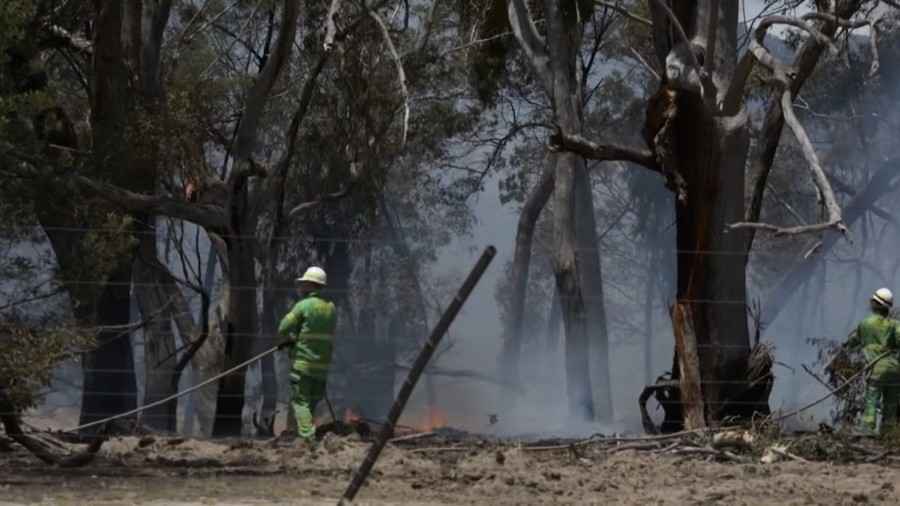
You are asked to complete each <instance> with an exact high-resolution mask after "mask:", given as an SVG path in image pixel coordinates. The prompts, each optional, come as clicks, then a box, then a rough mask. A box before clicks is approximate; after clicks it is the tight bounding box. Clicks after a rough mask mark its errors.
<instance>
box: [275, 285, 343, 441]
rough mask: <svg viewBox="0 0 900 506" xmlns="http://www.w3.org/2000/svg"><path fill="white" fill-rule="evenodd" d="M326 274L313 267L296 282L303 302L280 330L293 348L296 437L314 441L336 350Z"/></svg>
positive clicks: (332, 310)
mask: <svg viewBox="0 0 900 506" xmlns="http://www.w3.org/2000/svg"><path fill="white" fill-rule="evenodd" d="M326 281H327V279H326V275H325V271H324V270H322V269H321V268H319V267H310V268H309V269H307V270H306V272H305V273H304V274H303V276H302V277H300V278H297V283H298V291H299V293H300V301H299V302H297V304H295V305H294V307H293V309H291V311H290V312H289V313H288V314H287V315H285V317H284V318H283V319H282V320H281V324H280V325H279V326H278V333H279V335H282V336H285V337H287V338H288V339H289V340H288V341H287V343H286V344H287V345H289V346H290V348H291V362H292V366H291V392H292V396H291V397H292V399H291V400H292V404H293V409H294V415H295V416H296V418H297V433H298V435H299V436H300V437H302V438H304V439H306V440H312V438H313V437H314V436H315V433H316V427H315V425H314V423H313V413H315V410H316V405H317V404H318V403H319V401H321V400H322V399H323V398H324V397H325V391H326V381H327V379H328V366H329V365H330V363H331V352H332V348H333V346H334V330H335V324H336V321H337V318H336V314H335V307H334V303H332V302H330V301H328V300H326V299H324V298H322V296H321V295H320V293H319V292H320V290H321V289H323V288H324V287H325V286H326Z"/></svg>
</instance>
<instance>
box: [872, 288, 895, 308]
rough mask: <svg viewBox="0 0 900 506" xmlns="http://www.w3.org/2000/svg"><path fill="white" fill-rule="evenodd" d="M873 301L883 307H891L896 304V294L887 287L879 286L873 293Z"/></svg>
mask: <svg viewBox="0 0 900 506" xmlns="http://www.w3.org/2000/svg"><path fill="white" fill-rule="evenodd" d="M872 301H873V302H875V303H877V304H879V305H881V306H883V307H887V308H890V307H893V306H894V294H892V293H891V291H890V290H888V289H887V288H879V289H878V290H875V294H873V295H872Z"/></svg>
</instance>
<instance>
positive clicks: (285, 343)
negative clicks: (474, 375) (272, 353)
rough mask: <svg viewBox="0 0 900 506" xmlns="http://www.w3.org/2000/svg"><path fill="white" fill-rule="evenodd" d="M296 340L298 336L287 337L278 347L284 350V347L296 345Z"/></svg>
mask: <svg viewBox="0 0 900 506" xmlns="http://www.w3.org/2000/svg"><path fill="white" fill-rule="evenodd" d="M295 342H297V338H296V337H291V338H289V339H287V340H286V341H283V342H282V343H281V344H279V345H278V349H279V350H284V349H287V348H290V347H291V346H293V345H294V343H295Z"/></svg>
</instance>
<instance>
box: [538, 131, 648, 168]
mask: <svg viewBox="0 0 900 506" xmlns="http://www.w3.org/2000/svg"><path fill="white" fill-rule="evenodd" d="M550 149H551V150H565V151H572V152H574V153H577V154H579V155H581V156H583V157H585V158H587V159H590V160H599V161H615V160H619V161H626V162H634V163H637V164H640V165H642V166H644V168H646V169H648V170H652V171H653V172H659V173H662V170H661V169H660V167H659V165H657V163H656V159H655V158H654V157H653V153H651V152H650V150H649V149H636V148H629V147H625V146H619V145H617V144H597V143H595V142H591V141H589V140H587V139H585V138H584V137H582V136H580V135H575V134H566V133H561V132H558V133H556V134H554V135H552V136H551V137H550Z"/></svg>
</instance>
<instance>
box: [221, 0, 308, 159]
mask: <svg viewBox="0 0 900 506" xmlns="http://www.w3.org/2000/svg"><path fill="white" fill-rule="evenodd" d="M299 14H300V7H299V2H298V0H284V8H283V13H282V16H281V26H280V27H279V29H278V40H277V41H276V43H275V50H274V51H273V52H272V55H271V56H270V57H269V59H268V61H266V64H265V66H264V67H263V69H262V71H261V72H260V73H259V76H258V77H257V78H256V80H255V82H254V83H253V86H252V87H251V88H250V91H249V92H248V93H247V101H246V103H245V105H244V113H243V115H242V116H241V123H240V125H239V126H238V131H237V135H236V136H235V140H234V149H233V152H232V154H233V156H234V159H235V161H243V160H245V159H247V158H249V157H250V155H251V154H252V152H253V149H254V147H255V144H256V138H257V133H258V129H259V128H258V127H259V120H260V118H261V117H262V113H263V109H264V108H265V105H266V100H267V99H268V97H269V92H271V91H272V87H273V86H274V85H275V81H276V80H277V79H278V76H279V75H280V74H281V71H282V69H284V67H285V66H286V65H287V62H288V59H289V57H290V54H291V48H292V47H293V44H294V37H295V35H296V33H297V18H298V16H299Z"/></svg>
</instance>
